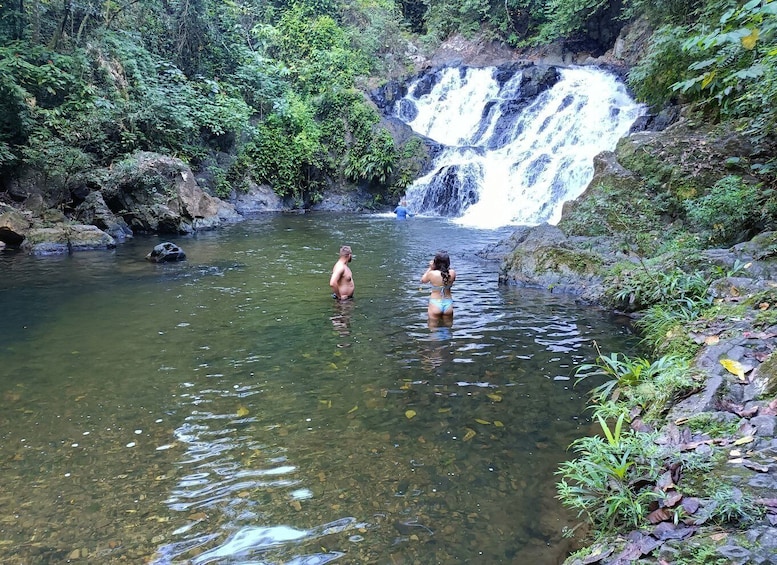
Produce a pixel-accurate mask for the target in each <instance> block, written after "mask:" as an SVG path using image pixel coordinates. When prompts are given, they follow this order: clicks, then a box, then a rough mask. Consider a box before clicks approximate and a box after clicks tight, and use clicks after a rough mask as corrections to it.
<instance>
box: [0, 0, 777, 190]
mask: <svg viewBox="0 0 777 565" xmlns="http://www.w3.org/2000/svg"><path fill="white" fill-rule="evenodd" d="M637 19H641V20H642V21H645V22H647V23H648V24H649V25H650V26H651V27H652V28H653V29H655V30H656V31H655V33H654V35H653V39H652V41H651V43H650V46H649V49H648V52H647V54H646V56H645V57H644V58H643V59H642V62H641V63H640V64H639V65H638V66H637V67H635V68H634V69H632V71H631V73H630V76H629V83H630V86H631V87H632V88H633V90H634V92H635V93H636V95H637V96H638V97H639V98H640V99H641V100H643V101H645V102H647V103H649V104H651V105H652V106H654V107H655V108H660V107H662V106H663V105H665V104H667V103H671V102H677V101H680V102H686V103H688V102H690V103H695V104H698V106H699V107H700V108H703V109H704V110H705V111H707V112H708V113H709V115H710V116H712V117H713V118H714V119H717V120H742V128H744V129H745V130H746V131H747V132H748V133H749V134H750V135H751V136H752V138H753V140H754V142H756V143H757V142H758V140H759V139H761V138H763V137H764V136H766V135H768V134H769V132H770V131H772V130H773V128H774V125H775V116H777V109H776V108H775V106H774V104H773V101H774V99H775V96H774V93H775V90H777V83H776V79H775V68H776V64H775V61H777V39H776V38H775V30H776V29H777V0H751V1H749V2H746V3H743V2H735V1H731V0H580V1H577V2H569V1H567V0H399V1H393V0H273V1H265V0H262V1H259V0H229V1H224V0H120V1H116V0H0V39H1V41H0V45H2V47H0V170H2V172H3V177H4V178H7V177H8V173H10V172H14V173H15V174H18V172H19V171H23V170H35V171H42V172H43V173H44V174H45V176H46V178H47V182H48V183H50V184H53V185H59V186H61V187H62V188H63V191H65V192H66V189H67V187H68V185H69V184H72V183H73V182H74V179H76V178H80V179H81V180H80V182H84V180H83V177H84V176H85V175H86V176H88V173H89V171H91V170H93V169H95V168H98V167H103V166H109V165H112V164H113V163H118V162H121V160H122V159H124V158H126V156H127V155H130V154H132V153H133V152H136V151H140V150H147V151H156V152H160V153H166V154H170V155H174V156H177V157H180V158H182V159H184V160H185V161H187V162H189V163H191V164H192V166H194V167H200V168H207V170H208V171H209V174H210V176H211V178H212V179H213V187H212V188H213V189H214V191H215V192H216V193H217V194H221V195H224V194H227V193H228V192H229V191H230V189H231V187H234V186H238V187H239V186H241V183H243V182H244V181H245V179H246V178H251V179H252V180H254V181H256V182H259V183H267V184H269V185H270V186H272V187H273V189H274V190H275V191H276V192H277V193H279V194H281V195H283V196H289V197H292V198H294V199H296V200H297V201H299V202H300V203H302V202H304V201H307V202H311V201H312V202H314V201H315V200H316V199H317V198H319V197H320V195H321V193H322V191H323V190H324V189H325V188H326V187H327V183H333V182H336V183H343V182H349V183H354V184H362V185H373V186H377V187H380V188H381V190H382V191H383V194H384V195H388V196H391V195H396V194H398V193H400V192H401V191H402V190H404V188H405V187H406V186H407V184H408V183H409V182H410V181H411V180H412V178H413V176H414V175H415V174H416V173H417V171H415V170H414V169H413V165H412V163H413V162H414V161H413V155H414V152H415V151H417V150H418V147H417V145H413V144H412V143H409V144H406V145H403V146H398V145H397V144H396V143H395V142H394V140H393V139H392V137H391V136H390V135H389V134H388V132H386V131H384V130H382V129H381V128H380V127H378V123H379V115H378V114H377V112H376V110H375V109H374V108H373V107H372V106H371V105H370V103H369V102H368V101H367V99H366V97H365V95H364V93H365V91H366V90H367V89H368V88H370V87H372V86H375V85H377V84H379V83H380V81H382V80H385V79H387V78H391V77H399V76H405V75H407V74H410V73H411V72H412V67H411V64H410V62H409V59H408V54H409V53H410V52H411V51H412V50H411V47H412V48H414V49H419V48H420V49H423V48H424V47H427V48H428V47H433V46H434V45H436V44H437V43H438V42H440V41H442V40H444V39H445V38H447V37H449V36H450V35H451V34H455V33H460V34H463V35H465V36H467V35H472V34H476V33H477V34H480V35H481V36H485V37H487V38H490V39H494V40H498V41H502V42H504V43H506V44H509V45H512V46H515V47H522V46H524V47H525V46H531V45H535V46H536V45H541V44H543V43H548V42H552V41H556V40H559V39H560V38H563V39H564V40H565V41H567V42H570V44H571V45H580V46H581V47H585V48H586V49H589V50H590V51H591V52H597V51H598V52H599V53H602V52H604V51H605V50H606V49H608V48H610V47H611V46H612V44H613V43H614V40H615V35H616V33H614V31H613V30H618V29H620V28H621V27H622V26H623V25H625V24H627V23H629V22H633V21H635V20H637ZM63 198H64V196H63Z"/></svg>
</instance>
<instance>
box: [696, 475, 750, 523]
mask: <svg viewBox="0 0 777 565" xmlns="http://www.w3.org/2000/svg"><path fill="white" fill-rule="evenodd" d="M762 516H763V508H762V507H759V506H758V505H757V504H756V503H755V501H754V500H753V497H752V496H751V495H749V494H748V493H745V492H743V491H741V490H739V489H738V488H735V487H732V486H730V485H722V486H718V487H717V488H716V489H715V491H714V492H713V494H712V496H711V497H710V499H709V501H708V502H707V504H706V505H705V506H704V508H703V511H702V513H701V516H700V518H699V519H698V521H699V522H706V521H710V522H714V523H717V524H729V523H738V524H744V525H749V524H752V523H754V522H755V521H757V520H758V519H760V518H761V517H762Z"/></svg>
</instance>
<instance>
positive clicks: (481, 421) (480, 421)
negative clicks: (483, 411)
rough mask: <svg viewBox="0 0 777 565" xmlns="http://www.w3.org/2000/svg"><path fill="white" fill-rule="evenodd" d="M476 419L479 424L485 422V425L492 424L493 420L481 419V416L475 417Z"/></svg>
mask: <svg viewBox="0 0 777 565" xmlns="http://www.w3.org/2000/svg"><path fill="white" fill-rule="evenodd" d="M475 421H476V422H477V423H478V424H483V425H484V426H490V425H491V422H489V421H488V420H481V419H480V418H475Z"/></svg>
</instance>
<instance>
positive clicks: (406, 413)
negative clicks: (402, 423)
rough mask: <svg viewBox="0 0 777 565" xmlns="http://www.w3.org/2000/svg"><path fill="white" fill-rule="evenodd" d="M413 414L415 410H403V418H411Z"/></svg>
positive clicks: (413, 416)
mask: <svg viewBox="0 0 777 565" xmlns="http://www.w3.org/2000/svg"><path fill="white" fill-rule="evenodd" d="M415 414H416V412H415V410H405V418H407V419H408V420H412V419H413V418H415Z"/></svg>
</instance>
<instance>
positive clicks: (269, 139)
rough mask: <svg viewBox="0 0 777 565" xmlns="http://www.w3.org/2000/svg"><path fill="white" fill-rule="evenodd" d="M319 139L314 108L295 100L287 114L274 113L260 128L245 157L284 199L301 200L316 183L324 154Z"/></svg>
mask: <svg viewBox="0 0 777 565" xmlns="http://www.w3.org/2000/svg"><path fill="white" fill-rule="evenodd" d="M319 137H320V130H319V128H318V125H317V124H316V122H315V120H314V119H313V111H312V109H311V108H310V107H309V106H308V105H307V104H306V103H305V102H304V101H303V100H302V99H300V98H293V99H292V100H291V101H290V104H289V107H288V108H286V109H285V111H284V113H283V114H273V115H272V116H270V117H269V118H268V119H267V120H265V122H263V123H262V124H261V125H260V126H259V127H258V131H257V134H256V137H255V139H254V140H253V142H252V143H250V144H249V145H247V146H246V148H245V157H247V158H248V159H249V161H250V167H251V170H252V172H253V174H254V175H255V178H256V180H258V181H259V182H265V183H268V184H269V185H271V186H272V187H273V189H274V190H275V192H277V193H278V194H280V195H282V196H291V197H293V198H295V199H297V200H300V199H301V198H302V197H303V195H304V193H305V191H306V190H309V189H311V188H313V187H314V186H315V183H316V177H315V171H316V170H317V168H318V167H319V166H320V164H321V153H322V148H321V145H320V143H319Z"/></svg>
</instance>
